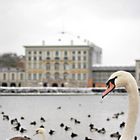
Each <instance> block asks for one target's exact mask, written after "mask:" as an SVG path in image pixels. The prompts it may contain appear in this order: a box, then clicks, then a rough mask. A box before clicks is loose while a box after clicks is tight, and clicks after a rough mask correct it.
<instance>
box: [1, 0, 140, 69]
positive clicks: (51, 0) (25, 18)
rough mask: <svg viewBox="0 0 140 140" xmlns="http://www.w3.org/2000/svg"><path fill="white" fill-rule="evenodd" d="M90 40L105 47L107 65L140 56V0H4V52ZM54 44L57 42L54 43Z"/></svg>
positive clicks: (2, 31) (129, 60) (2, 29)
mask: <svg viewBox="0 0 140 140" xmlns="http://www.w3.org/2000/svg"><path fill="white" fill-rule="evenodd" d="M62 31H65V32H66V34H67V35H68V34H69V35H70V38H71V37H72V36H73V37H75V38H76V37H77V36H79V38H80V40H84V39H88V40H90V41H91V42H93V43H94V44H96V45H97V46H99V47H101V48H102V49H103V65H114V66H116V65H121V66H125V65H126V66H129V65H134V64H135V60H136V59H140V0H0V53H4V52H16V53H18V54H25V53H24V48H23V46H24V45H41V42H42V40H45V42H46V45H47V43H48V44H49V42H50V40H51V41H52V42H56V41H58V40H59V42H60V39H61V37H62V34H61V32H62ZM52 44H53V43H52Z"/></svg>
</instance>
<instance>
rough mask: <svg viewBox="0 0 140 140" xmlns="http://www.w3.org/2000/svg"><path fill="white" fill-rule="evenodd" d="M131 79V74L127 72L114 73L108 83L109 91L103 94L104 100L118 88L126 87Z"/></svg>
mask: <svg viewBox="0 0 140 140" xmlns="http://www.w3.org/2000/svg"><path fill="white" fill-rule="evenodd" d="M131 77H132V76H131V74H130V73H129V72H126V71H117V72H114V73H113V74H112V75H111V76H110V77H109V79H108V80H107V82H106V86H107V89H106V90H105V91H104V92H103V93H102V98H104V97H105V96H106V95H107V94H108V93H110V92H111V91H112V90H113V89H114V88H116V87H126V85H127V83H128V81H129V79H130V78H131Z"/></svg>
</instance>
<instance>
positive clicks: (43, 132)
mask: <svg viewBox="0 0 140 140" xmlns="http://www.w3.org/2000/svg"><path fill="white" fill-rule="evenodd" d="M37 134H41V135H43V134H45V129H44V128H43V127H40V128H38V129H36V132H35V134H34V135H37Z"/></svg>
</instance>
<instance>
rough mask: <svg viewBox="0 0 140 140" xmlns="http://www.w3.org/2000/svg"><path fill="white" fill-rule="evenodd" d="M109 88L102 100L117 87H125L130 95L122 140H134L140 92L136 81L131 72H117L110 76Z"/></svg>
mask: <svg viewBox="0 0 140 140" xmlns="http://www.w3.org/2000/svg"><path fill="white" fill-rule="evenodd" d="M107 86H108V88H107V89H106V90H105V91H104V92H103V94H102V98H103V97H105V96H106V95H107V94H108V93H109V92H111V91H112V90H113V89H114V88H115V87H125V89H126V91H127V93H128V98H129V104H128V118H127V122H126V126H125V128H124V131H123V133H122V136H121V138H120V140H133V135H134V129H135V125H136V120H137V116H138V111H139V92H138V87H137V83H136V80H135V79H134V77H133V76H132V75H131V74H130V73H129V72H125V71H117V72H115V73H113V74H112V75H111V76H110V78H109V80H108V82H107Z"/></svg>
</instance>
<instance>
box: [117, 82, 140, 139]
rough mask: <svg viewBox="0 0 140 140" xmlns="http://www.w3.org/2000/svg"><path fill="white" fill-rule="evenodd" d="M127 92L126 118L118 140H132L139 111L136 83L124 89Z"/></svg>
mask: <svg viewBox="0 0 140 140" xmlns="http://www.w3.org/2000/svg"><path fill="white" fill-rule="evenodd" d="M126 90H127V92H128V100H129V101H128V116H127V121H126V126H125V128H124V131H123V134H122V137H121V138H120V140H133V135H134V130H135V125H136V121H137V114H138V110H139V92H138V88H137V85H136V83H135V82H134V83H131V85H130V84H129V85H128V86H127V87H126Z"/></svg>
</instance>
